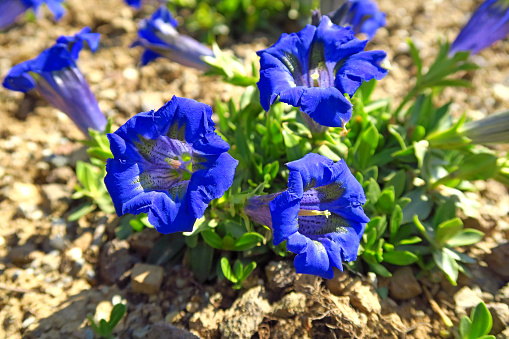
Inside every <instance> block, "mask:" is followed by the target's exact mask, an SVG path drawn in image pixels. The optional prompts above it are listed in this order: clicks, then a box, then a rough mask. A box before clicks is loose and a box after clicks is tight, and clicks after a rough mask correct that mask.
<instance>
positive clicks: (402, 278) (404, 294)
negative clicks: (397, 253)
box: [389, 267, 422, 300]
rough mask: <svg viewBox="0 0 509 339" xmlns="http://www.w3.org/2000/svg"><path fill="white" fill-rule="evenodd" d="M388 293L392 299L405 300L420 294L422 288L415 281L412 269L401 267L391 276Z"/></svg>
mask: <svg viewBox="0 0 509 339" xmlns="http://www.w3.org/2000/svg"><path fill="white" fill-rule="evenodd" d="M389 291H390V292H391V295H392V297H393V298H395V299H400V300H405V299H410V298H413V297H415V296H418V295H419V294H421V293H422V288H421V285H419V282H418V281H417V280H416V279H415V277H414V273H413V271H412V269H411V268H410V267H402V268H400V269H398V270H396V272H394V274H393V275H392V277H391V281H390V284H389Z"/></svg>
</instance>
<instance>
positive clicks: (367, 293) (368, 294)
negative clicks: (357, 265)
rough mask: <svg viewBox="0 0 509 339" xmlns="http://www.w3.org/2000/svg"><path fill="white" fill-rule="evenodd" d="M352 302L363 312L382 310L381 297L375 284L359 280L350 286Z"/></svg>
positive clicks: (378, 311)
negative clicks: (374, 286)
mask: <svg viewBox="0 0 509 339" xmlns="http://www.w3.org/2000/svg"><path fill="white" fill-rule="evenodd" d="M348 295H349V296H350V303H351V304H352V306H353V307H354V308H356V309H358V310H359V311H361V312H363V313H376V314H379V313H380V312H381V311H382V306H381V305H380V299H379V297H378V294H377V293H376V291H375V289H374V288H373V286H371V285H368V284H366V283H363V282H361V281H360V280H359V281H357V282H356V283H355V284H353V285H352V286H351V287H350V288H349V293H348Z"/></svg>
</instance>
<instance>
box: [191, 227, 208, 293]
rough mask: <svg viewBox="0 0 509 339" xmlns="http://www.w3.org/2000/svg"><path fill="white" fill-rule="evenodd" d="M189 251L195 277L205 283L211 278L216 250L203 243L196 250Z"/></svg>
mask: <svg viewBox="0 0 509 339" xmlns="http://www.w3.org/2000/svg"><path fill="white" fill-rule="evenodd" d="M202 234H203V233H202ZM188 251H189V252H188V253H189V259H190V260H189V261H190V263H191V270H192V271H193V276H194V277H195V279H196V280H198V281H199V282H201V283H203V282H205V281H206V280H207V279H208V278H209V277H210V271H211V269H212V260H213V258H214V249H213V248H212V247H210V246H207V245H206V244H204V243H203V242H201V243H199V244H198V246H196V247H195V248H188Z"/></svg>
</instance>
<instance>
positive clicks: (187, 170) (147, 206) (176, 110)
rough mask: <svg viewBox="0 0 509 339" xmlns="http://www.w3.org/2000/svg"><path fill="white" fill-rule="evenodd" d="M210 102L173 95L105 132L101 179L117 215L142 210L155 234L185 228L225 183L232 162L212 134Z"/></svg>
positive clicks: (234, 164)
mask: <svg viewBox="0 0 509 339" xmlns="http://www.w3.org/2000/svg"><path fill="white" fill-rule="evenodd" d="M211 116H212V109H211V108H210V106H208V105H205V104H202V103H199V102H197V101H194V100H192V99H186V98H178V97H175V96H174V97H173V98H172V99H171V101H169V102H168V103H166V104H165V105H164V106H163V107H161V108H160V109H159V110H157V111H156V112H154V111H151V112H144V113H139V114H137V115H135V116H134V117H132V118H131V119H129V120H128V121H127V122H126V123H125V124H124V125H123V126H122V127H120V128H119V129H118V130H117V131H116V132H115V133H112V134H108V138H109V140H110V146H111V151H112V153H113V156H114V159H108V162H107V164H106V171H107V175H106V177H105V179H104V183H105V184H106V188H107V189H108V192H109V193H110V195H111V198H112V200H113V203H114V205H115V209H116V211H117V214H118V215H123V214H125V213H131V214H140V213H148V220H149V221H150V223H151V224H152V225H154V226H155V228H156V229H157V230H158V231H159V232H161V233H173V232H180V231H191V230H192V229H193V225H194V222H195V221H196V219H198V218H201V217H202V216H203V213H204V212H205V209H206V208H207V206H208V204H209V203H210V201H211V200H212V199H216V198H220V197H221V196H222V195H223V194H224V192H225V191H226V190H227V189H228V188H229V187H230V186H231V184H232V182H233V176H234V174H235V168H236V167H237V164H238V161H237V160H235V159H233V158H232V157H231V156H230V155H229V154H228V153H227V151H228V149H229V145H228V144H227V143H226V142H225V141H224V140H223V139H221V137H220V136H218V135H217V134H216V133H215V130H214V122H213V121H212V119H211Z"/></svg>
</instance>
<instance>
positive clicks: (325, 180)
mask: <svg viewBox="0 0 509 339" xmlns="http://www.w3.org/2000/svg"><path fill="white" fill-rule="evenodd" d="M333 164H334V162H333V161H332V160H331V159H329V158H327V157H324V156H323V155H320V154H316V153H309V154H306V155H305V156H304V157H303V158H302V159H299V160H295V161H292V162H289V163H288V164H286V166H287V167H288V169H289V170H290V173H291V172H293V171H295V172H297V173H299V174H300V177H301V178H302V183H303V187H304V190H308V189H310V188H312V187H317V186H323V185H327V184H329V183H330V182H331V177H332V174H333V172H332V170H331V167H332V166H333Z"/></svg>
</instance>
